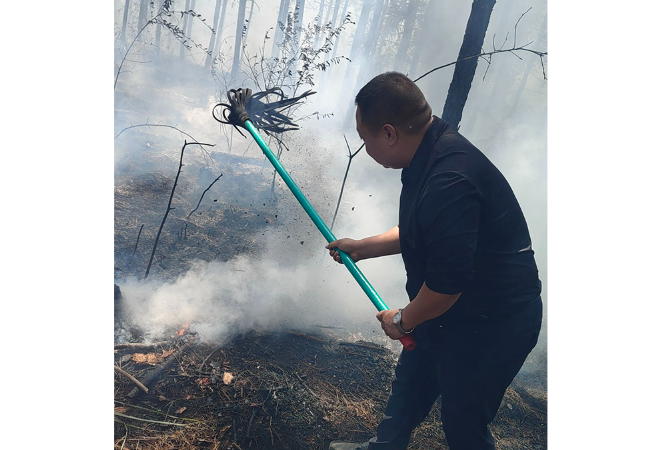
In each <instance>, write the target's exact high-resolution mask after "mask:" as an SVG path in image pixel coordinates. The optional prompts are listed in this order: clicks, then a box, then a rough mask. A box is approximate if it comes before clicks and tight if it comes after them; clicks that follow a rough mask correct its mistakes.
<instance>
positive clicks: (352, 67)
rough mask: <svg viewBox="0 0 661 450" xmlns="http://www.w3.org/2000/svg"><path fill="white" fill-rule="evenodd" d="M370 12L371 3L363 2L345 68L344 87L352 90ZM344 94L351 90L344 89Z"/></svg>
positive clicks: (368, 0) (367, 0) (369, 0)
mask: <svg viewBox="0 0 661 450" xmlns="http://www.w3.org/2000/svg"><path fill="white" fill-rule="evenodd" d="M371 12H372V2H371V0H365V1H363V7H362V9H361V10H360V18H359V19H358V25H356V34H355V35H354V37H353V45H352V46H351V51H350V52H349V59H350V60H351V63H349V67H347V73H346V75H345V76H344V86H345V87H347V88H348V87H350V86H351V88H353V85H354V82H353V75H354V72H355V71H356V65H357V64H358V63H357V62H356V58H357V57H358V56H359V55H360V54H361V50H362V45H361V44H362V43H363V40H364V36H365V30H366V28H367V22H368V21H369V18H370V13H371ZM344 92H349V93H350V92H352V90H351V89H345V90H344Z"/></svg>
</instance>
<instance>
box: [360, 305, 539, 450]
mask: <svg viewBox="0 0 661 450" xmlns="http://www.w3.org/2000/svg"><path fill="white" fill-rule="evenodd" d="M541 322H542V301H541V298H539V299H537V300H536V301H535V302H534V303H532V304H530V305H529V306H527V307H526V309H525V310H523V311H521V312H519V313H517V314H516V315H512V316H508V317H500V318H494V317H484V316H481V317H477V318H475V319H473V320H471V321H469V322H468V323H464V324H461V325H445V326H443V327H439V326H438V325H434V323H432V322H426V323H423V324H421V325H419V326H418V327H417V328H416V329H415V331H414V332H413V333H414V337H415V339H416V341H417V342H418V346H417V347H416V349H415V350H413V351H402V353H401V355H400V357H399V361H398V363H397V367H396V368H395V379H394V380H393V382H392V391H391V394H390V398H389V399H388V403H387V405H386V409H385V412H384V416H383V419H382V421H381V423H380V424H379V426H378V428H377V433H376V436H375V437H373V438H372V439H370V444H369V448H370V449H372V450H377V449H378V450H385V449H388V450H391V449H392V450H395V449H397V450H403V449H406V447H407V446H408V443H409V439H410V437H411V432H412V431H413V429H414V428H415V427H416V426H418V425H419V424H420V423H421V422H422V421H423V420H424V419H425V417H427V415H428V414H429V411H430V410H431V408H432V406H433V404H434V402H435V401H436V399H437V398H438V396H439V395H440V396H441V420H442V422H443V430H444V431H445V437H446V439H447V441H448V445H449V446H450V449H451V450H493V449H494V442H493V437H492V436H491V433H490V432H489V429H488V424H489V423H491V421H492V420H493V419H494V417H495V415H496V412H497V411H498V408H499V407H500V403H501V401H502V399H503V396H504V395H505V390H506V389H507V387H508V386H509V385H510V383H511V382H512V380H513V379H514V376H515V375H516V374H517V373H518V372H519V370H520V369H521V366H522V365H523V363H524V361H525V359H526V357H527V356H528V354H529V353H530V351H531V350H532V349H533V348H534V347H535V345H536V344H537V338H538V336H539V331H540V327H541Z"/></svg>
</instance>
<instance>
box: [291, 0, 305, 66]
mask: <svg viewBox="0 0 661 450" xmlns="http://www.w3.org/2000/svg"><path fill="white" fill-rule="evenodd" d="M304 12H305V0H296V9H295V10H294V15H295V16H296V21H295V22H294V45H293V50H294V52H293V54H294V55H296V54H298V51H299V49H300V47H301V33H302V32H303V30H302V28H303V13H304ZM297 13H298V14H297Z"/></svg>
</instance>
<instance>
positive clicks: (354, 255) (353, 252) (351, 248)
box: [326, 238, 364, 264]
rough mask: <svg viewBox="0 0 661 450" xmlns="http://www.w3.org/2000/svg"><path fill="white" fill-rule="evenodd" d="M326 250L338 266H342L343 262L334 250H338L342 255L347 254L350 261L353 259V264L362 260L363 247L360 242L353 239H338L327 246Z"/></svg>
mask: <svg viewBox="0 0 661 450" xmlns="http://www.w3.org/2000/svg"><path fill="white" fill-rule="evenodd" d="M326 248H327V249H328V250H329V253H330V255H331V257H332V258H333V259H334V260H335V261H337V262H338V263H340V264H343V262H342V258H340V253H339V252H338V251H337V250H335V249H336V248H339V249H340V250H342V251H343V252H344V253H347V254H348V255H349V256H350V257H351V259H353V262H358V261H360V260H361V259H364V258H363V256H362V250H363V245H362V243H361V241H358V240H355V239H349V238H343V239H338V240H336V241H333V242H331V243H330V244H328V245H327V246H326Z"/></svg>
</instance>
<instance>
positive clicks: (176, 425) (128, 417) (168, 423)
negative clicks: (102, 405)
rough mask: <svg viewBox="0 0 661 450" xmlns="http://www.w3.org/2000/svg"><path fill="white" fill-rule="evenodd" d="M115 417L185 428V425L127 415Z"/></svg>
mask: <svg viewBox="0 0 661 450" xmlns="http://www.w3.org/2000/svg"><path fill="white" fill-rule="evenodd" d="M115 415H116V416H120V417H126V418H127V419H132V420H139V421H140V422H149V423H157V424H159V425H173V426H175V427H185V426H186V424H185V423H174V422H162V421H160V420H150V419H142V418H140V417H134V416H129V415H127V414H122V413H118V412H116V413H115Z"/></svg>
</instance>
